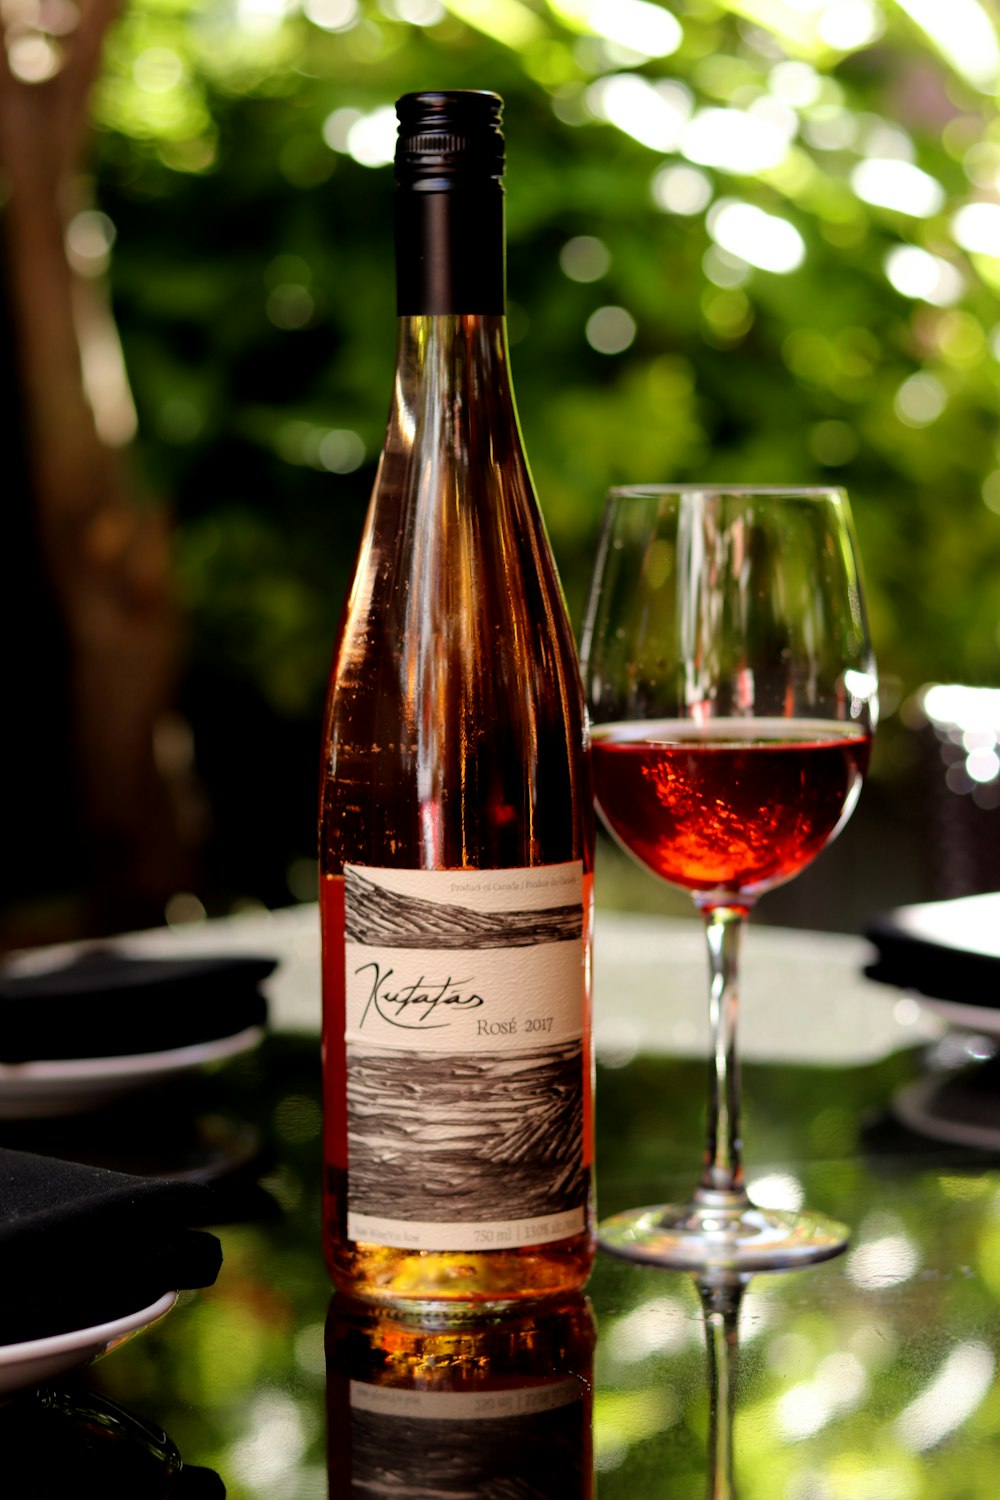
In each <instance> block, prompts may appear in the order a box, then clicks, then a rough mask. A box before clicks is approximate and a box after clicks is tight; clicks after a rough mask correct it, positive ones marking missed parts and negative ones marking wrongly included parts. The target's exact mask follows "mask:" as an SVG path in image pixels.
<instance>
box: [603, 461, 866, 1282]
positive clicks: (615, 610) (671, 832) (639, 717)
mask: <svg viewBox="0 0 1000 1500" xmlns="http://www.w3.org/2000/svg"><path fill="white" fill-rule="evenodd" d="M582 656H583V669H584V679H585V683H586V687H587V693H588V696H589V701H590V708H591V718H592V722H593V745H594V781H595V788H596V793H597V805H598V807H599V809H600V812H601V814H602V817H603V819H604V822H605V823H606V824H607V826H608V828H609V829H610V831H611V832H612V833H613V834H614V835H615V837H616V838H617V839H618V840H619V841H620V843H622V844H623V845H624V847H625V848H626V849H627V850H628V851H629V852H630V853H631V854H633V855H634V856H635V857H636V858H637V859H638V860H639V861H640V862H641V863H642V864H644V865H646V866H647V867H648V868H649V869H650V870H652V871H653V872H654V873H655V874H657V875H659V876H661V877H662V878H663V879H664V880H668V881H670V882H671V883H672V884H674V885H679V886H682V887H684V888H685V889H687V890H689V891H690V892H691V894H692V896H693V897H694V900H695V903H696V905H697V906H698V908H699V910H700V911H701V913H702V915H703V917H704V920H705V928H706V933H707V937H708V950H709V964H710V973H711V987H710V1014H711V1023H712V1032H713V1043H712V1058H713V1065H712V1070H711V1092H710V1107H709V1120H708V1139H707V1146H706V1152H705V1161H704V1166H703V1169H702V1174H701V1179H700V1182H699V1184H698V1187H697V1190H696V1191H695V1193H694V1196H693V1199H692V1201H691V1202H690V1203H689V1204H685V1205H681V1206H676V1207H654V1208H645V1209H640V1210H636V1211H634V1212H630V1213H626V1214H620V1215H618V1216H617V1217H616V1218H614V1219H611V1220H609V1221H608V1222H606V1223H605V1224H604V1225H603V1226H602V1229H601V1242H602V1244H603V1245H604V1246H605V1248H607V1249H609V1250H611V1251H613V1252H615V1253H616V1254H619V1255H624V1256H626V1257H628V1258H630V1259H634V1260H644V1261H653V1262H658V1263H660V1264H664V1265H675V1266H687V1267H689V1268H696V1267H704V1266H723V1267H730V1268H732V1269H739V1270H752V1269H755V1268H764V1267H774V1266H782V1265H791V1264H799V1263H802V1262H805V1261H809V1260H820V1259H823V1258H824V1257H826V1256H829V1255H834V1254H836V1253H837V1251H838V1250H840V1249H842V1248H843V1246H844V1244H845V1243H846V1234H847V1231H846V1230H845V1229H844V1227H843V1226H842V1225H840V1224H836V1223H834V1222H833V1221H831V1220H828V1219H825V1218H823V1217H822V1216H820V1215H816V1214H812V1213H806V1212H802V1213H799V1214H791V1213H786V1212H778V1211H765V1210H762V1209H758V1208H756V1207H755V1206H754V1205H753V1204H752V1203H751V1201H750V1199H749V1197H748V1196H747V1193H746V1190H745V1188H744V1185H743V1168H742V1162H741V1141H740V1125H739V1072H738V1066H737V1056H736V1015H737V966H738V950H739V938H740V932H741V929H742V925H743V920H744V918H745V917H746V916H747V914H748V912H749V910H750V908H751V906H752V905H753V903H754V901H755V900H756V898H757V897H758V896H759V895H760V894H761V893H762V892H764V891H766V890H769V889H770V888H771V887H772V886H774V885H778V884H780V883H781V882H782V881H784V880H788V879H789V878H790V877H791V876H793V875H795V874H797V872H798V871H799V870H801V869H802V868H803V866H805V865H806V864H808V863H809V861H810V860H812V859H813V858H814V857H815V856H816V855H817V854H818V853H819V852H820V850H821V849H822V848H823V847H824V846H825V845H826V844H828V843H829V841H830V840H831V839H832V838H833V836H834V835H835V834H836V833H837V831H838V830H839V829H840V828H841V827H842V825H843V824H844V822H845V821H846V819H847V817H848V816H849V814H850V812H851V810H852V808H853V807H854V804H855V802H856V801H857V797H858V793H859V791H860V788H861V781H862V777H863V775H864V771H865V768H866V766H867V762H868V752H869V747H870V743H871V734H872V730H873V728H874V723H875V718H876V713H877V696H876V693H877V685H876V677H875V668H874V662H873V658H872V655H871V649H870V646H869V642H868V632H867V626H866V621H865V610H864V603H863V600H862V593H861V583H860V577H859V570H858V562H857V554H856V550H855V546H854V539H853V530H852V524H851V518H850V510H849V506H848V501H847V496H846V495H845V494H844V493H843V491H841V490H834V489H798V490H792V489H787V490H785V489H775V488H770V489H751V488H745V487H729V488H725V489H722V488H715V489H709V488H701V487H695V486H679V487H677V488H666V487H662V486H652V487H647V488H624V489H618V490H613V491H612V492H611V494H610V496H609V500H608V506H607V510H606V514H605V522H604V530H603V534H602V538H601V544H600V551H599V555H598V559H597V565H596V571H595V577H594V583H593V587H592V592H591V597H590V603H589V607H588V614H587V621H586V625H585V629H584V636H583V649H582ZM804 998H805V997H801V998H800V1003H801V999H804ZM806 1024H808V1016H806Z"/></svg>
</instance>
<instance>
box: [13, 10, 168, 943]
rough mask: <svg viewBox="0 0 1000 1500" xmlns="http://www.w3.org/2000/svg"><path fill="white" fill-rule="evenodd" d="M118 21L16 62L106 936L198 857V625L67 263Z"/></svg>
mask: <svg viewBox="0 0 1000 1500" xmlns="http://www.w3.org/2000/svg"><path fill="white" fill-rule="evenodd" d="M116 9H117V0H80V3H79V22H78V24H77V26H76V28H75V30H74V31H73V33H72V34H71V36H70V37H69V38H68V39H66V40H65V42H64V44H63V52H62V53H61V54H60V53H58V52H57V51H56V50H55V49H56V47H57V45H58V39H55V38H51V37H47V36H46V35H45V33H44V32H42V31H40V30H38V31H30V32H27V33H26V32H25V30H24V29H23V24H24V23H21V25H22V29H21V30H17V29H16V24H17V23H15V22H14V21H10V22H8V23H7V26H6V28H5V35H4V42H5V44H6V45H5V47H4V48H0V163H2V165H3V168H4V172H5V175H6V180H7V186H8V198H7V202H6V204H5V206H4V211H3V218H4V225H5V230H6V242H7V244H6V248H7V265H8V278H9V285H10V293H11V316H12V320H13V325H14V330H15V336H16V344H17V361H18V369H19V371H20V380H21V386H22V392H23V407H24V414H25V423H26V429H27V430H26V439H27V451H28V461H29V470H30V479H31V485H32V491H33V502H34V512H35V517H36V531H37V538H38V545H39V549H40V553H41V557H42V559H43V565H44V568H45V570H46V572H47V574H48V577H49V579H50V582H51V586H52V590H53V594H54V597H55V599H56V601H57V605H58V608H59V609H60V611H61V613H62V616H63V621H64V626H65V630H66V634H67V639H68V642H69V651H70V660H71V668H70V671H71V683H70V692H71V702H72V715H73V722H74V731H75V733H74V739H75V743H74V745H73V747H72V759H73V762H74V770H75V773H76V783H77V795H78V797H79V798H80V805H81V814H82V821H83V825H84V827H85V829H86V831H87V835H88V843H89V846H90V852H91V855H92V865H93V882H92V885H91V890H90V891H89V893H88V895H89V897H90V898H91V899H90V902H89V905H90V911H91V918H90V920H91V921H92V922H93V921H94V920H96V921H97V922H98V923H99V924H100V925H101V926H104V927H107V926H109V925H114V924H116V923H124V922H132V921H136V920H149V919H150V918H152V917H153V916H154V915H155V914H157V913H160V914H161V913H162V909H163V904H164V901H165V900H166V898H167V897H169V895H170V894H171V893H172V892H173V891H175V890H177V889H178V887H179V886H180V887H181V888H184V887H187V888H190V881H191V870H192V854H193V849H194V846H195V842H196V839H195V837H194V836H193V835H194V834H195V829H194V828H193V827H192V826H191V821H190V819H187V823H188V826H187V827H186V828H185V826H184V824H185V816H184V808H183V806H182V805H179V802H178V797H177V795H176V781H177V777H176V775H174V774H172V773H177V772H180V773H181V775H182V776H183V773H184V771H185V769H186V768H185V767H184V765H183V764H179V763H178V761H180V762H183V759H184V755H183V753H182V754H181V755H180V756H179V757H178V756H177V755H176V754H174V755H173V756H172V757H171V755H170V754H169V753H168V754H167V755H166V756H165V755H164V754H163V753H162V749H163V746H164V745H166V746H167V747H168V751H169V747H170V745H171V744H174V745H176V744H177V742H178V737H177V736H176V735H174V736H173V737H171V735H170V734H169V726H170V720H169V714H170V710H171V707H172V704H173V701H174V696H175V691H176V686H177V675H178V658H179V641H180V621H179V615H178V611H177V608H176V604H175V600H174V596H173V590H172V584H171V558H170V534H169V523H168V518H167V516H166V513H165V511H164V509H163V508H162V507H161V506H160V505H157V504H154V503H152V502H151V501H149V500H147V499H145V498H140V497H138V496H137V495H136V493H135V490H134V485H133V480H132V477H131V475H130V473H129V470H128V465H127V462H126V459H125V455H124V452H123V450H122V448H121V447H120V446H115V445H114V444H113V443H112V442H110V441H109V440H108V438H107V436H106V434H107V433H108V432H114V431H116V430H117V431H118V432H122V431H127V430H128V426H129V422H128V416H129V411H130V398H129V396H128V390H127V384H126V383H125V380H124V372H123V371H121V379H120V380H119V381H118V383H117V390H116V389H114V385H115V382H114V380H112V390H111V395H110V399H111V401H112V403H114V402H117V403H118V407H119V410H118V417H119V418H121V417H124V420H117V421H116V420H115V413H114V411H113V410H112V411H110V412H109V411H107V410H106V411H105V412H104V413H103V416H104V420H103V421H101V420H100V418H101V415H102V414H101V412H100V411H98V412H96V413H95V404H94V400H93V395H92V393H88V390H87V383H86V381H85V378H84V371H85V369H86V365H87V358H86V356H87V354H88V346H89V342H90V341H93V340H95V339H96V340H98V342H99V343H100V344H101V347H103V348H104V350H105V351H107V350H108V349H111V350H112V351H113V350H114V349H116V348H117V339H116V334H115V330H114V327H113V323H112V322H111V313H110V309H109V307H108V305H107V303H106V301H105V300H103V298H102V296H101V291H100V289H99V287H98V285H97V284H96V283H95V282H94V281H92V280H88V279H87V278H85V277H83V276H81V275H79V274H78V273H77V271H76V270H75V269H74V267H73V265H72V263H71V260H70V258H69V255H68V253H67V239H66V232H67V227H68V223H69V221H70V219H71V218H72V216H73V213H74V212H75V210H76V209H77V207H78V206H79V205H78V204H77V203H76V202H74V197H75V194H76V191H77V182H76V179H77V175H78V174H79V172H80V171H81V163H82V157H83V152H84V147H85V145H86V141H87V124H86V118H87V117H86V111H87V100H88V96H89V93H90V89H91V86H92V84H93V81H94V78H95V77H96V74H97V72H98V69H99V65H100V57H101V47H102V43H103V39H104V35H105V33H106V31H107V28H108V26H109V24H110V23H111V21H112V20H113V18H114V14H115V11H116ZM42 14H44V13H42ZM26 35H27V36H28V37H29V38H30V39H32V40H33V41H34V43H35V45H36V53H35V56H36V57H37V56H38V55H39V53H38V47H39V46H40V47H42V48H45V47H46V46H47V47H49V49H50V54H49V55H50V68H51V72H50V74H49V76H46V77H45V78H44V79H42V80H41V81H28V77H30V76H31V75H32V74H34V76H36V77H37V73H38V71H39V70H41V71H43V72H44V71H45V67H44V56H45V54H44V52H43V53H42V54H41V56H42V58H43V63H42V66H41V69H39V65H38V64H37V63H33V62H32V60H31V57H30V55H29V59H28V65H27V66H25V64H24V63H23V62H21V65H20V68H19V61H20V58H21V57H22V56H23V54H20V55H19V53H18V50H17V49H18V47H19V46H22V47H23V46H24V43H25V37H26ZM26 74H27V75H28V76H27V77H26ZM112 375H114V370H113V368H112ZM123 402H124V409H123V408H122V403H123ZM164 726H166V729H167V731H168V732H167V733H166V734H164V732H163V729H164ZM158 739H159V748H160V750H161V753H160V755H159V757H158V754H157V748H158V746H157V741H158ZM158 760H159V763H158ZM171 760H172V762H173V763H172V764H169V763H167V762H171ZM172 781H173V782H174V783H175V784H174V785H173V786H172V785H171V782H172ZM55 795H57V796H60V795H65V793H64V791H63V790H62V789H55Z"/></svg>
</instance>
